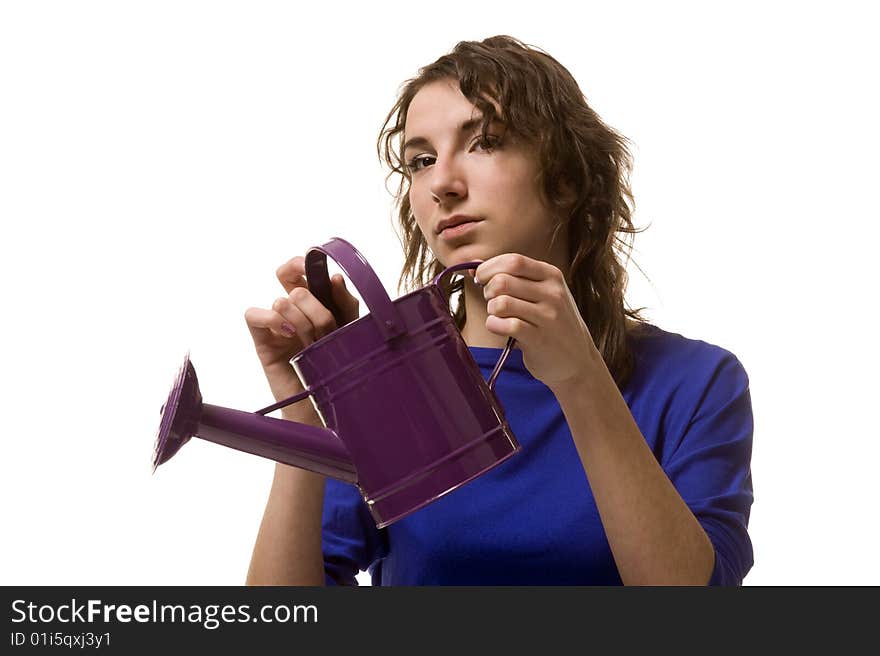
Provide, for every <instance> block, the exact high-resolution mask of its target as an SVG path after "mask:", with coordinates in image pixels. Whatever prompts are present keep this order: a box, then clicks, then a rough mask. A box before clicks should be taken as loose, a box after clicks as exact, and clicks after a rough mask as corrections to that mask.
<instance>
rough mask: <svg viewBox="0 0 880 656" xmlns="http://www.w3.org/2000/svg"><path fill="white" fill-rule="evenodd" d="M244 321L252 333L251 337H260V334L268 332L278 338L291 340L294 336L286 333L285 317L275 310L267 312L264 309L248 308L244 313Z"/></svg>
mask: <svg viewBox="0 0 880 656" xmlns="http://www.w3.org/2000/svg"><path fill="white" fill-rule="evenodd" d="M244 320H245V322H246V323H247V325H248V329H249V330H250V331H251V336H253V337H255V338H256V337H258V336H260V333H262V332H264V331H266V330H268V331H269V332H270V333H272V334H273V335H276V336H278V337H286V338H288V339H289V338H290V337H292V335H290V334H289V333H287V332H285V331H284V329H283V328H282V324H283V323H284V322H285V321H286V319H285V318H284V317H282V316H281V315H279V314H278V313H277V312H275V311H273V310H265V309H263V308H254V307H252V308H248V309H247V311H246V312H245V313H244Z"/></svg>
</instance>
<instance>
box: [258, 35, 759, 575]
mask: <svg viewBox="0 0 880 656" xmlns="http://www.w3.org/2000/svg"><path fill="white" fill-rule="evenodd" d="M379 152H380V155H382V156H384V159H385V161H386V162H387V163H388V164H389V166H390V167H391V169H392V175H393V174H399V175H400V187H399V189H398V197H397V204H398V207H399V210H400V214H399V220H400V227H401V229H402V234H403V239H404V247H405V265H404V270H403V272H402V275H401V282H403V281H404V280H406V282H407V286H408V289H410V290H411V289H415V288H418V287H421V286H423V285H425V284H427V283H428V282H429V281H430V280H431V279H432V278H433V277H434V276H435V275H437V274H438V273H440V272H441V271H442V270H443V269H444V268H446V267H448V266H451V265H453V264H457V263H461V262H469V261H481V262H482V263H481V264H480V265H479V267H478V268H477V269H476V271H475V272H473V273H475V275H473V276H471V275H468V276H464V277H455V276H453V277H454V278H456V281H455V282H450V281H449V279H448V278H447V279H446V281H447V282H446V286H447V289H446V291H447V292H448V293H449V294H450V295H451V297H452V298H454V297H455V295H456V294H457V295H458V296H457V300H458V303H457V305H456V309H455V319H456V321H457V323H458V326H459V328H460V329H461V332H462V335H463V337H464V339H465V342H466V343H467V344H468V346H469V349H470V351H471V353H472V355H473V356H474V358H475V360H476V362H477V363H478V365H479V366H480V368H481V370H482V371H483V373H484V376H485V377H487V378H488V375H489V374H490V373H491V371H492V368H493V367H494V365H495V363H496V361H497V360H498V356H499V354H500V353H501V350H502V349H503V347H504V346H505V344H506V342H507V340H508V338H510V337H513V338H515V339H516V350H513V351H511V353H510V355H509V357H508V360H507V362H506V364H505V366H504V368H503V370H502V372H501V374H500V375H499V377H498V379H497V381H496V388H495V391H496V394H497V395H498V398H499V400H500V401H501V403H502V405H503V406H504V408H505V413H506V415H507V419H508V422H509V423H510V425H511V427H512V429H513V431H514V434H515V435H516V436H517V439H518V441H519V442H520V444H521V446H522V447H523V451H522V452H521V453H520V454H518V455H517V456H516V457H514V458H511V459H510V460H508V461H506V462H505V463H503V464H502V465H499V466H497V467H496V468H494V469H493V470H490V471H489V472H487V473H486V474H484V475H483V476H481V477H479V478H477V479H475V480H474V481H471V482H469V483H468V484H466V485H464V486H462V487H461V488H459V489H457V490H455V491H454V492H452V493H450V494H447V495H446V496H444V497H442V498H440V499H438V500H436V501H434V502H433V503H432V504H430V505H429V506H427V507H425V508H423V509H421V510H419V511H417V512H416V513H413V514H412V515H410V516H408V517H406V518H404V519H402V520H400V521H398V522H396V523H394V524H392V525H391V526H388V527H386V528H384V529H381V530H379V529H377V528H376V527H375V524H374V523H373V520H372V518H371V516H370V514H369V512H368V510H367V508H366V505H365V503H364V501H363V499H362V498H361V497H360V494H359V492H358V490H357V488H355V487H354V486H352V485H348V484H346V483H342V482H340V481H337V480H334V479H325V477H323V476H320V475H318V474H314V473H312V472H308V471H304V470H301V469H297V468H294V467H289V466H287V465H282V464H279V465H277V467H276V472H275V478H274V481H273V485H272V490H271V493H270V496H269V500H268V503H267V506H266V511H265V515H264V517H263V521H262V524H261V526H260V531H259V535H258V537H257V541H256V545H255V547H254V553H253V558H252V561H251V566H250V570H249V572H248V579H247V581H248V583H249V584H294V585H322V584H325V583H326V584H334V583H336V584H356V579H355V575H356V574H357V573H358V572H359V571H360V570H367V571H369V572H370V574H371V576H372V581H373V584H374V585H426V584H434V585H445V584H454V585H507V584H516V585H613V584H621V583H622V584H627V585H653V584H668V585H705V584H711V585H719V584H720V585H739V584H741V583H742V580H743V577H744V576H745V575H746V573H747V572H748V571H749V569H750V567H751V566H752V562H753V556H752V546H751V541H750V539H749V535H748V531H747V527H748V519H749V511H750V508H751V504H752V499H753V495H752V482H751V474H750V459H751V445H752V432H753V425H752V410H751V400H750V396H749V381H748V376H747V374H746V372H745V370H744V369H743V367H742V365H741V364H740V362H739V361H738V360H737V358H736V357H735V356H734V355H733V354H731V353H730V352H729V351H727V350H725V349H722V348H720V347H718V346H714V345H711V344H708V343H706V342H703V341H698V340H693V339H688V338H685V337H683V336H681V335H678V334H675V333H670V332H667V331H664V330H662V329H660V328H658V327H656V326H653V325H651V324H650V323H648V322H646V321H645V320H644V319H643V318H642V317H640V316H639V313H638V311H633V310H630V309H627V308H626V306H625V302H624V292H625V287H626V281H627V277H626V271H625V268H624V266H623V264H622V263H621V262H620V260H619V256H618V252H617V250H618V248H617V247H618V246H619V245H624V246H625V245H626V243H627V242H626V240H625V239H623V238H621V235H624V236H626V235H632V234H634V233H636V232H638V231H637V230H635V229H634V228H633V224H632V222H631V218H630V209H629V204H628V201H632V194H631V191H630V188H629V183H628V175H629V172H630V170H631V156H630V154H629V151H628V150H627V148H626V140H625V139H624V138H623V137H621V136H620V135H619V134H617V133H616V132H615V131H614V130H612V129H611V128H609V127H608V126H607V125H605V124H604V123H603V122H602V120H601V119H600V118H599V117H598V116H597V115H596V113H595V112H593V111H592V109H590V107H589V106H588V105H587V103H586V100H585V98H584V96H583V94H582V93H581V91H580V89H579V87H578V85H577V83H576V81H575V80H574V79H573V78H572V76H571V74H570V73H569V72H568V71H567V70H566V69H565V68H564V67H563V66H562V65H561V64H559V63H558V62H557V61H556V60H555V59H553V58H552V57H550V56H549V55H547V54H546V53H544V52H542V51H540V50H539V49H537V48H533V47H530V46H527V45H525V44H523V43H521V42H520V41H518V40H516V39H513V38H510V37H506V36H497V37H493V38H489V39H486V40H484V41H481V42H462V43H459V44H458V45H457V46H456V47H455V48H454V50H453V51H452V52H451V53H449V54H447V55H445V56H443V57H441V58H440V59H438V60H437V61H436V62H434V63H433V64H431V65H429V66H426V67H424V68H422V69H421V70H420V71H419V74H418V76H417V77H415V78H413V79H411V80H409V81H408V82H407V84H406V85H405V86H404V87H403V89H402V91H401V94H400V97H399V99H398V102H397V103H396V105H395V106H394V108H393V109H392V110H391V112H390V113H389V115H388V118H387V119H386V122H385V126H384V129H383V131H382V134H381V135H380V138H379ZM447 226H448V227H447ZM456 226H458V227H456ZM277 276H278V278H279V280H280V282H281V283H282V285H283V286H284V288H285V292H286V293H287V295H286V296H283V297H281V298H279V299H277V300H276V302H275V303H274V305H273V306H272V308H271V309H259V308H250V309H248V311H247V312H246V314H245V318H246V321H247V323H248V325H249V327H250V329H251V334H252V335H253V338H254V343H255V345H256V349H257V353H258V355H259V357H260V360H261V363H262V364H263V368H264V371H265V373H266V376H267V378H268V380H269V383H270V386H271V388H272V391H273V394H274V395H275V398H276V399H278V400H281V399H282V398H286V397H289V396H292V395H293V394H295V393H297V392H298V391H300V390H301V389H302V388H301V386H300V383H299V380H298V378H297V377H296V374H295V372H294V371H293V369H292V367H291V366H290V364H289V360H290V358H291V357H292V356H293V355H294V354H295V353H297V352H298V351H299V350H301V349H302V348H304V347H305V346H307V345H308V344H311V343H312V342H313V341H315V340H316V339H320V338H321V337H323V336H324V335H326V334H328V333H329V332H331V331H332V330H334V329H335V328H336V327H337V326H336V324H335V322H334V320H333V317H332V315H331V314H330V313H329V311H327V309H326V308H324V307H323V306H322V305H321V304H320V303H319V302H318V301H317V300H316V299H315V298H314V297H313V296H312V295H311V294H310V293H309V291H308V287H307V283H306V281H305V278H304V267H303V257H302V256H298V257H294V258H293V259H292V260H290V261H289V262H287V263H285V264H284V265H282V266H281V267H280V268H279V269H278V271H277ZM333 284H334V298H335V300H336V301H337V303H338V304H339V305H340V307H343V308H344V309H345V313H346V317H347V320H354V319H356V318H357V317H358V304H357V301H356V299H354V297H353V296H351V294H349V293H348V292H347V291H346V289H345V285H344V281H343V279H342V276H339V275H337V276H334V280H333ZM306 405H307V404H304V403H298V404H296V405H295V406H289V407H288V408H285V410H284V411H283V415H284V416H285V417H288V418H291V419H295V420H297V421H309V422H311V423H314V424H316V425H321V423H320V420H319V418H318V417H317V415H315V413H314V411H313V410H312V409H311V407H305V406H306Z"/></svg>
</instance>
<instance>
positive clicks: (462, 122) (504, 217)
mask: <svg viewBox="0 0 880 656" xmlns="http://www.w3.org/2000/svg"><path fill="white" fill-rule="evenodd" d="M481 118H482V115H481V112H480V111H479V110H478V109H477V108H476V107H475V106H474V105H472V104H471V103H470V101H469V100H468V99H467V98H465V97H464V96H463V95H462V93H461V91H460V90H459V89H458V85H457V83H456V82H455V81H447V80H442V81H437V82H432V83H430V84H427V85H425V86H424V87H422V89H421V90H420V91H419V92H418V93H417V94H416V95H415V97H414V98H413V99H412V102H411V103H410V106H409V110H408V111H407V114H406V130H405V135H404V144H405V147H404V152H403V156H404V163H405V164H406V165H407V166H408V167H409V172H410V175H411V185H410V191H409V200H410V205H411V207H412V211H413V214H414V215H415V220H416V223H417V224H418V226H419V228H420V229H421V231H422V234H423V235H424V237H425V239H426V241H427V242H428V247H429V248H430V249H431V252H432V253H433V254H434V256H435V257H436V258H437V259H438V260H439V261H440V262H441V263H442V264H443V266H447V267H448V266H452V265H453V264H459V263H461V262H469V261H472V260H488V259H489V258H491V257H494V256H495V255H500V254H501V253H521V254H523V255H526V256H529V257H532V258H535V259H540V260H544V261H548V262H551V263H553V264H557V262H554V260H558V259H559V257H560V256H564V254H565V253H566V251H565V250H564V249H565V245H564V244H557V248H556V249H554V251H555V253H550V238H551V234H552V233H553V228H554V223H553V218H552V215H551V213H550V212H549V210H548V209H547V207H546V206H545V205H544V203H543V202H542V200H541V194H540V188H539V180H538V166H537V162H536V159H535V157H534V155H533V153H532V151H531V150H530V149H529V148H527V147H526V145H525V144H523V143H520V142H516V141H514V140H513V139H512V138H511V136H505V129H504V127H505V126H504V124H503V123H501V122H500V121H499V122H497V123H496V122H493V123H492V125H491V126H490V129H489V131H488V133H489V135H491V136H490V142H489V143H482V140H481V133H480V119H481ZM457 214H462V215H465V216H468V217H472V218H473V219H476V220H477V222H476V223H474V224H472V225H470V226H468V227H466V228H464V229H463V230H462V229H459V230H458V231H455V232H450V231H449V230H447V231H445V232H444V233H443V234H438V231H437V228H438V223H439V222H440V221H441V220H443V219H447V218H449V217H451V216H453V215H457Z"/></svg>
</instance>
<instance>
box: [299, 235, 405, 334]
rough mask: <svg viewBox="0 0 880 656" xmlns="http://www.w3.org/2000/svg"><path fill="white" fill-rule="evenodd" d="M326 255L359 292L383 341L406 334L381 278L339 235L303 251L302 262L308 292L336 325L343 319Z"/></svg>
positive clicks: (339, 325)
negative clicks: (303, 259)
mask: <svg viewBox="0 0 880 656" xmlns="http://www.w3.org/2000/svg"><path fill="white" fill-rule="evenodd" d="M328 255H329V256H330V257H332V258H333V259H334V260H335V261H336V263H337V264H338V265H339V267H340V268H341V269H342V270H343V271H344V272H345V275H347V276H348V278H349V280H351V282H352V283H353V284H354V286H355V287H356V288H357V290H358V292H360V294H361V296H362V297H363V299H364V302H365V303H366V304H367V307H368V308H369V310H370V314H371V316H372V317H373V318H374V319H375V321H376V324H377V326H378V328H379V333H380V334H381V335H382V337H383V338H384V339H385V341H386V342H387V341H389V340H391V339H394V338H395V337H397V336H398V335H401V334H403V333H405V332H406V326H405V325H404V323H403V321H402V320H401V318H400V314H399V312H398V310H397V306H395V305H394V303H392V302H391V299H390V298H389V297H388V292H386V291H385V287H384V286H383V285H382V281H381V280H379V278H378V277H377V276H376V273H375V272H374V271H373V269H372V267H371V266H370V265H369V264H368V263H367V260H366V259H364V256H363V255H361V254H360V252H359V251H358V249H356V248H355V247H354V246H352V245H351V244H350V243H349V242H347V241H346V240H345V239H342V237H333V238H331V239H330V241H328V242H327V243H325V244H323V245H321V246H313V247H312V248H310V249H309V250H308V252H306V263H305V266H306V278H307V279H308V281H309V291H310V292H312V294H313V295H314V296H315V298H317V299H318V300H319V301H320V302H321V304H322V305H323V306H324V307H326V308H327V309H328V310H330V312H332V313H333V318H334V319H336V325H337V326H338V327H342V324H343V319H342V315H341V313H340V311H339V308H337V307H336V303H334V302H333V295H332V292H331V290H332V287H331V285H330V276H329V275H328V274H327V256H328Z"/></svg>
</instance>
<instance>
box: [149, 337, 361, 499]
mask: <svg viewBox="0 0 880 656" xmlns="http://www.w3.org/2000/svg"><path fill="white" fill-rule="evenodd" d="M266 411H267V409H264V410H262V411H260V412H258V413H253V412H243V411H241V410H233V409H232V408H224V407H221V406H218V405H212V404H210V403H202V397H201V394H200V392H199V387H198V380H197V379H196V372H195V369H194V368H193V366H192V363H191V362H190V360H189V354H187V357H186V359H185V360H184V363H183V366H182V367H181V369H180V372H179V373H178V376H177V379H176V381H175V384H174V385H173V386H172V389H171V392H170V393H169V395H168V400H167V401H166V403H165V405H163V406H162V410H161V414H162V419H161V421H160V425H159V431H158V434H157V435H156V443H155V450H154V452H153V471H155V470H156V468H157V467H158V466H159V465H161V464H162V463H164V462H167V461H168V460H169V459H171V457H172V456H174V454H175V453H177V451H178V450H179V449H180V448H181V447H182V446H183V445H184V444H186V442H188V441H189V439H190V438H191V437H198V438H201V439H203V440H208V441H209V442H215V443H217V444H222V445H223V446H228V447H231V448H233V449H237V450H239V451H245V452H247V453H252V454H254V455H258V456H262V457H264V458H269V459H270V460H274V461H275V462H281V463H284V464H287V465H292V466H294V467H300V468H302V469H308V470H309V471H313V472H316V473H319V474H324V475H325V476H330V477H332V478H337V479H339V480H342V481H346V482H348V483H355V482H357V470H356V469H355V466H354V464H353V463H352V460H351V456H350V455H349V452H348V449H347V448H346V446H345V444H344V443H343V442H342V440H341V439H340V438H339V436H338V435H336V433H334V432H333V431H332V430H330V429H328V428H323V427H320V426H312V425H309V424H303V423H299V422H293V421H287V420H285V419H276V418H274V417H265V416H263V414H262V413H265V412H266Z"/></svg>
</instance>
